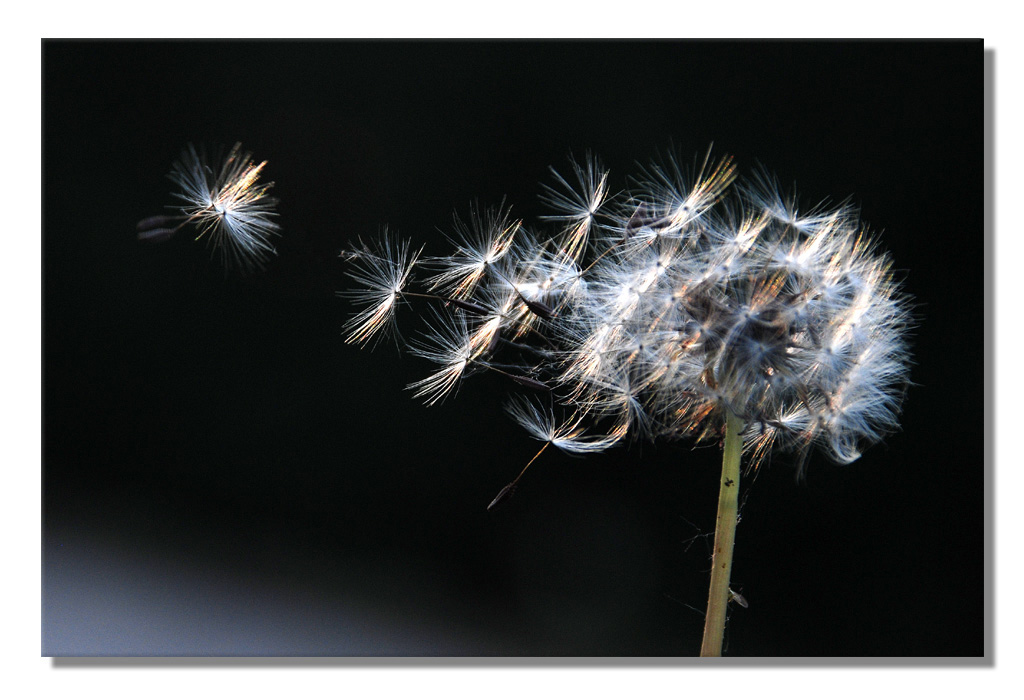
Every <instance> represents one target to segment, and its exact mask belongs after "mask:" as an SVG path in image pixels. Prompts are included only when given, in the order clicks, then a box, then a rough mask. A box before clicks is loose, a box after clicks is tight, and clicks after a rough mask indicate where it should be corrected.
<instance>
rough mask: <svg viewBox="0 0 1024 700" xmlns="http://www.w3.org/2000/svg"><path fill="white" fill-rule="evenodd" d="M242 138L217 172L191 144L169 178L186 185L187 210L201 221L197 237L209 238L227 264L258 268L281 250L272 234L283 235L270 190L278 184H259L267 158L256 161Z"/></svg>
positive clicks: (186, 213) (183, 190) (183, 191)
mask: <svg viewBox="0 0 1024 700" xmlns="http://www.w3.org/2000/svg"><path fill="white" fill-rule="evenodd" d="M250 157H251V154H249V153H248V152H246V151H243V150H242V145H241V144H240V143H236V144H235V145H234V147H233V148H232V149H231V150H230V152H229V153H228V155H227V156H226V157H225V158H224V159H223V160H222V161H221V163H220V168H219V170H218V171H217V172H216V173H215V172H214V171H213V170H212V169H211V167H210V165H209V164H208V163H207V161H206V158H205V157H204V155H203V154H202V153H201V152H198V151H197V150H196V149H195V147H194V146H192V145H191V144H190V145H189V146H188V148H187V149H186V150H185V152H184V153H183V154H182V155H181V158H179V160H178V161H177V162H176V163H175V164H174V167H173V169H172V170H171V173H170V175H169V176H168V177H170V179H171V180H172V181H173V182H175V183H176V184H177V185H178V186H179V187H180V188H181V191H180V192H176V193H174V196H176V197H177V198H179V199H181V200H182V201H183V202H184V205H183V206H182V207H181V212H182V215H183V216H185V217H186V220H187V221H190V222H192V223H194V224H195V226H196V228H197V230H198V232H199V233H198V235H197V236H196V238H197V239H199V238H202V237H204V236H205V237H206V238H207V239H208V240H209V244H210V246H211V247H212V248H213V250H214V251H215V252H216V253H217V254H218V255H219V256H220V259H221V261H222V262H223V263H224V265H225V266H226V267H229V268H239V269H242V270H245V271H252V270H255V269H259V268H261V267H262V266H263V265H264V264H265V262H266V260H267V259H269V258H270V257H271V256H272V255H274V254H275V252H276V251H275V249H274V246H273V245H272V243H271V239H272V238H273V237H274V236H277V235H279V231H280V226H279V225H278V224H277V223H276V222H275V221H274V220H273V219H272V217H274V216H276V215H277V214H276V212H275V211H274V207H275V206H276V204H277V200H275V199H273V198H271V197H267V196H266V193H267V190H269V189H270V188H271V187H272V186H273V183H265V184H259V177H260V174H261V173H262V171H263V168H264V167H265V166H266V164H267V162H266V161H263V162H262V163H260V164H258V165H257V164H255V163H253V162H252V161H251V160H250Z"/></svg>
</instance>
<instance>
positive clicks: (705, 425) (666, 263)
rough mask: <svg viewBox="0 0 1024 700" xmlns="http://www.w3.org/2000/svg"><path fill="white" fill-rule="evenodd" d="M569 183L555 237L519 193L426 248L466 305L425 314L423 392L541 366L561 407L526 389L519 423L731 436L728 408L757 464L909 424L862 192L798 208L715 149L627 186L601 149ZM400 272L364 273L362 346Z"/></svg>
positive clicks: (888, 303) (536, 377)
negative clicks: (532, 218) (519, 206)
mask: <svg viewBox="0 0 1024 700" xmlns="http://www.w3.org/2000/svg"><path fill="white" fill-rule="evenodd" d="M554 178H555V183H554V184H553V185H550V186H545V187H544V198H545V201H546V202H547V203H548V204H549V205H550V206H551V207H552V208H553V209H554V212H555V213H553V214H550V215H547V216H546V217H544V218H545V220H548V221H552V222H555V223H556V224H559V225H561V228H560V229H559V230H557V231H555V232H554V233H553V234H552V235H551V236H550V237H548V238H545V237H543V236H541V235H537V234H536V233H535V232H529V231H527V230H526V228H525V227H524V225H523V223H522V222H521V221H518V220H513V219H512V218H511V217H510V216H509V210H508V209H507V208H505V207H504V205H502V206H501V207H499V208H498V209H493V210H484V211H480V210H478V209H474V210H473V211H472V212H471V215H470V218H469V220H468V222H465V223H463V222H461V221H460V220H457V225H456V233H455V235H454V236H453V237H452V243H453V244H454V247H455V250H454V252H453V253H452V254H450V255H448V256H445V257H440V258H431V259H430V260H429V264H430V266H431V267H432V268H433V269H434V271H435V273H434V275H433V276H432V277H431V278H430V279H429V280H428V284H429V285H430V289H431V290H433V291H434V292H435V293H438V294H440V295H441V296H445V295H446V296H447V298H449V299H458V300H463V303H464V305H465V308H460V307H459V305H457V304H448V307H449V308H448V309H447V312H446V313H447V315H446V316H442V315H440V314H441V312H435V313H433V314H432V315H429V316H428V327H429V328H430V330H429V331H428V333H427V335H426V336H425V337H426V339H428V340H429V342H424V340H422V339H421V340H420V341H419V342H418V343H415V344H414V345H413V352H414V354H417V355H418V356H420V357H423V358H425V359H428V360H430V361H432V362H434V363H436V364H437V365H438V366H439V368H438V369H437V370H436V371H435V372H434V373H433V374H431V375H429V376H428V377H427V378H425V379H423V380H420V381H419V382H416V383H414V384H413V385H411V386H410V388H411V389H413V390H414V391H415V392H416V395H417V396H420V397H423V398H425V399H426V400H427V401H428V403H433V402H436V401H439V400H441V399H442V398H443V397H445V396H447V395H448V394H450V393H453V392H454V391H455V389H456V387H457V385H458V384H459V382H461V380H462V378H463V377H464V376H466V375H468V374H469V373H471V372H473V371H475V370H480V371H484V370H496V371H499V372H502V373H505V374H506V375H507V376H509V377H511V378H513V379H515V378H516V377H521V378H527V379H528V381H526V382H518V384H519V385H521V386H524V387H529V386H535V387H544V388H545V389H546V390H547V389H550V391H549V392H548V394H547V395H548V401H549V402H554V403H553V404H552V405H550V406H542V405H540V404H538V403H537V402H536V401H535V400H532V399H513V400H512V402H510V403H509V404H508V405H507V411H508V413H509V415H510V416H511V417H512V418H513V420H515V421H516V422H517V423H519V424H520V425H521V426H522V427H523V428H524V429H525V430H526V431H527V433H528V434H530V435H531V436H532V437H534V438H536V439H538V440H541V441H542V442H545V443H546V444H551V445H555V446H556V447H558V448H560V449H562V450H563V451H566V452H570V453H575V454H586V453H590V452H596V451H600V450H603V449H607V448H609V447H611V446H613V445H615V444H619V443H620V442H622V441H623V440H624V439H626V438H630V439H670V440H679V439H683V438H686V439H692V440H697V441H700V440H705V439H719V438H720V435H721V425H722V420H723V418H722V417H723V416H724V415H726V412H727V411H730V412H732V413H734V414H735V415H736V416H737V417H739V418H740V419H741V420H742V421H743V422H744V424H745V425H746V428H745V430H744V433H743V435H744V442H745V445H746V450H747V451H748V454H749V455H750V463H751V464H755V465H756V464H757V463H759V462H760V461H761V460H762V459H765V458H766V457H767V456H768V455H769V454H770V453H772V452H773V451H776V450H790V451H794V452H796V453H797V455H798V459H799V460H800V461H801V462H802V461H803V459H804V458H805V456H806V455H807V453H808V451H809V450H810V449H811V448H812V447H818V448H820V449H821V450H822V451H823V452H824V453H825V454H826V455H827V456H829V457H831V458H832V459H834V460H835V461H837V462H840V463H848V462H850V461H852V460H854V459H856V458H857V457H858V456H859V455H860V454H861V452H862V451H863V449H864V448H865V447H867V446H868V445H870V444H871V443H873V442H877V441H878V440H880V439H882V438H883V437H884V436H885V435H887V434H888V433H890V432H891V431H893V430H895V429H896V427H897V423H898V416H899V411H900V404H901V401H902V398H903V393H904V389H905V387H906V385H907V383H908V380H909V370H908V366H909V353H908V348H907V342H906V334H907V331H908V329H909V328H910V326H911V316H910V301H909V299H908V298H907V297H906V296H905V295H904V294H903V293H902V292H901V291H900V287H899V285H898V284H897V282H896V281H895V280H894V277H893V274H892V272H891V263H890V261H889V259H888V258H887V256H885V255H884V254H880V253H879V252H878V251H877V250H876V244H875V243H874V242H873V239H872V237H871V236H870V235H869V234H868V233H867V231H866V228H865V227H864V225H863V224H862V223H861V222H860V220H859V213H858V212H857V211H856V210H855V209H854V208H853V207H852V206H850V205H849V204H848V203H842V204H839V205H837V206H827V205H826V204H824V203H822V204H819V205H817V206H814V207H811V208H810V209H807V210H802V209H800V208H799V206H798V202H797V199H796V197H795V196H794V195H792V194H782V192H781V190H780V189H779V187H778V184H777V182H776V181H775V180H774V179H773V178H772V177H770V176H769V175H767V174H766V172H765V171H764V170H763V169H761V170H757V171H755V172H754V174H753V175H752V176H751V177H749V178H747V179H745V180H744V179H739V174H738V171H737V169H736V167H735V166H734V164H733V162H732V160H731V159H729V158H720V159H713V158H712V157H711V154H710V152H709V153H708V154H707V155H706V156H705V157H704V158H703V159H699V160H696V161H694V166H693V167H692V168H690V169H688V170H687V169H684V168H683V167H681V166H680V165H679V161H678V160H677V159H675V158H672V157H667V158H663V159H661V160H659V161H657V162H656V163H654V164H652V165H650V166H648V167H647V168H646V169H644V170H643V171H642V172H641V174H640V176H639V177H637V178H636V179H635V180H634V181H633V182H632V184H631V185H630V186H629V187H628V189H626V190H624V191H622V192H619V193H612V190H611V189H610V187H609V182H610V175H609V173H608V171H607V170H605V169H604V168H603V167H602V166H601V165H600V163H599V162H598V161H597V160H596V159H594V158H593V157H590V156H588V157H587V158H586V159H584V160H583V161H582V162H577V161H572V162H571V174H570V176H569V177H563V176H562V175H560V174H558V173H557V172H555V175H554ZM737 183H738V184H737ZM396 274H397V272H396ZM396 274H392V275H390V276H389V275H387V274H384V273H383V271H378V272H377V273H376V275H375V276H371V277H369V278H365V277H364V278H363V279H362V280H361V282H362V283H363V285H364V293H365V294H366V295H367V296H365V297H364V300H365V301H367V302H369V307H368V310H367V311H364V312H363V313H364V314H366V315H364V316H363V317H357V318H356V319H353V321H352V324H353V326H352V327H353V333H354V335H353V337H352V340H353V341H355V342H359V341H360V340H361V338H362V335H361V329H363V328H364V327H366V326H367V324H369V326H371V327H375V326H376V324H377V323H378V316H379V315H381V314H386V313H388V308H385V307H383V306H379V305H380V304H381V303H382V302H383V301H385V300H386V299H396V298H397V292H396V291H394V290H395V288H396V287H395V285H393V284H386V283H385V282H386V281H388V280H392V279H393V278H394V277H395V276H396ZM357 279H358V278H357ZM402 279H403V280H404V279H405V278H402ZM403 284H404V282H403ZM389 290H390V291H389ZM387 295H391V296H387ZM374 304H377V305H378V306H375V305H374ZM469 304H472V305H473V306H472V307H470V306H469ZM468 308H472V309H473V311H474V313H473V314H472V317H471V314H469V313H468V312H467V311H466V309H468ZM369 309H376V311H370V310H369ZM445 319H447V320H445ZM556 405H557V407H558V409H559V411H560V412H564V414H565V415H567V416H569V417H568V418H566V419H565V420H561V421H559V420H556V418H555V411H554V408H555V406H556Z"/></svg>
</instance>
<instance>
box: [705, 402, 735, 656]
mask: <svg viewBox="0 0 1024 700" xmlns="http://www.w3.org/2000/svg"><path fill="white" fill-rule="evenodd" d="M742 428H743V421H742V420H740V419H739V418H738V417H736V415H734V414H733V412H732V411H730V410H729V409H726V424H725V447H724V449H723V451H722V482H721V487H720V490H719V493H718V518H717V519H716V521H715V551H714V555H713V556H712V558H711V588H710V591H709V592H708V611H707V615H706V616H705V618H704V641H703V642H702V643H701V647H700V655H701V656H721V655H722V637H723V636H724V634H725V612H726V607H727V606H728V605H729V575H730V573H731V572H732V549H733V544H734V543H735V542H736V517H737V515H738V512H739V492H740V454H741V452H742V447H743V439H742V438H741V437H740V431H741V430H742Z"/></svg>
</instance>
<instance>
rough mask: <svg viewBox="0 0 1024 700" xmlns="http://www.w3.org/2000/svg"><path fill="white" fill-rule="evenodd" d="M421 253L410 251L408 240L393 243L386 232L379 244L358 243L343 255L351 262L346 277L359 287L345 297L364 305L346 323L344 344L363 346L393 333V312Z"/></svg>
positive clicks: (420, 251) (419, 251)
mask: <svg viewBox="0 0 1024 700" xmlns="http://www.w3.org/2000/svg"><path fill="white" fill-rule="evenodd" d="M421 253H422V248H421V249H420V250H417V251H415V252H411V251H410V244H409V241H400V242H399V241H395V240H392V239H391V238H389V237H388V235H387V233H386V232H385V234H384V237H383V239H382V240H381V242H379V243H377V244H374V245H368V244H366V243H363V242H362V241H359V243H358V244H357V245H356V246H355V247H354V248H353V249H352V250H350V251H346V252H345V253H344V254H343V255H344V257H345V258H346V259H348V260H349V261H350V262H352V263H353V267H352V269H351V270H349V272H348V275H349V277H351V278H352V279H354V280H355V281H356V282H359V283H360V284H361V285H362V286H361V287H360V288H359V289H356V290H353V291H350V292H347V293H346V295H347V296H349V297H350V298H351V299H352V300H353V301H354V302H355V303H357V304H360V305H362V306H365V308H364V309H363V310H362V311H360V312H359V313H357V314H356V315H355V316H353V317H352V318H351V319H350V320H349V322H348V323H347V324H345V330H346V331H347V333H348V335H347V336H346V341H347V342H349V343H356V344H359V345H366V344H367V343H368V342H369V341H370V340H371V338H373V337H374V336H378V339H379V336H380V335H381V334H387V333H388V332H389V331H392V332H393V331H394V320H395V310H396V308H397V307H398V305H399V303H400V301H401V295H402V290H403V289H405V286H406V284H408V282H409V278H410V276H411V275H412V270H413V267H415V265H416V262H417V261H418V260H419V257H420V254H421Z"/></svg>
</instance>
